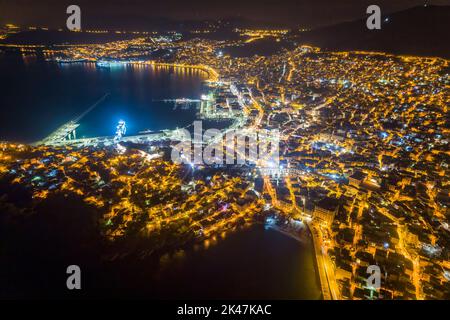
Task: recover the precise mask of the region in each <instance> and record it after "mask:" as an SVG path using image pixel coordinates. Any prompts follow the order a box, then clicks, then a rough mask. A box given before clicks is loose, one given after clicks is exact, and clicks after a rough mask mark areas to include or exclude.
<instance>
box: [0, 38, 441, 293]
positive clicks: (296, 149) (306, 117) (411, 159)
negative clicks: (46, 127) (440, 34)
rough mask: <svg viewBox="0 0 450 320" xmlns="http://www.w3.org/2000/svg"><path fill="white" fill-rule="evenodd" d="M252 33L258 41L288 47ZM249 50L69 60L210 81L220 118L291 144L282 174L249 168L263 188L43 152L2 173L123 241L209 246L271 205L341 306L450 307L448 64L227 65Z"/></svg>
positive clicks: (137, 158)
mask: <svg viewBox="0 0 450 320" xmlns="http://www.w3.org/2000/svg"><path fill="white" fill-rule="evenodd" d="M242 32H243V34H244V35H246V36H248V37H250V39H252V38H253V37H265V36H276V37H281V38H282V37H283V35H284V32H283V31H274V32H272V33H270V32H253V33H249V31H248V30H246V31H245V32H244V31H242ZM247 40H249V39H245V38H244V39H242V40H240V41H215V40H206V39H193V40H188V41H173V39H171V38H170V39H169V38H167V39H166V38H158V39H154V38H151V37H150V38H139V39H135V40H129V41H120V42H113V43H108V44H104V45H95V46H74V47H71V48H70V49H66V50H65V51H64V52H63V54H64V57H65V59H84V60H90V61H98V60H99V59H106V58H108V59H118V60H127V61H129V62H130V63H148V62H145V61H142V57H143V56H147V57H150V58H151V59H152V62H151V63H166V64H170V63H173V64H176V65H179V66H199V67H200V68H203V69H204V70H205V71H206V72H208V73H210V75H212V77H210V78H212V80H214V81H213V82H214V85H215V86H217V87H219V88H220V87H225V88H226V89H222V90H221V91H220V90H219V92H220V94H219V95H218V96H216V103H215V104H213V106H214V108H213V109H212V110H209V111H208V112H209V113H210V117H213V116H211V114H215V115H216V116H217V117H218V118H219V117H230V118H233V117H239V118H241V119H243V120H242V121H241V122H239V126H240V127H252V128H264V129H279V130H280V132H281V141H280V168H279V169H278V170H277V173H276V174H270V175H266V174H263V173H262V171H258V168H257V167H256V168H255V167H254V165H253V166H252V165H249V166H248V168H247V170H248V171H249V172H250V173H251V174H249V175H241V176H239V175H238V176H237V177H232V178H231V177H229V176H228V174H229V173H228V170H230V169H227V167H222V168H221V170H219V171H218V172H215V173H214V174H212V175H208V174H200V175H199V176H198V177H197V179H196V180H195V182H194V181H193V180H191V182H189V183H186V178H183V179H180V176H179V173H180V172H181V171H182V170H181V168H179V167H177V166H176V165H174V164H171V163H170V162H167V161H162V160H160V159H157V160H151V161H149V162H146V160H145V157H146V156H145V154H142V152H131V151H130V153H125V154H120V155H118V154H115V153H114V152H115V151H111V150H102V149H100V150H77V149H74V150H72V149H65V148H61V149H57V150H47V149H45V148H44V147H40V148H38V149H35V150H34V151H33V152H34V153H31V154H30V155H29V156H27V157H26V158H25V159H21V160H20V161H19V162H17V161H9V162H8V161H6V163H5V161H2V165H1V167H0V171H1V172H2V173H3V174H7V175H11V174H14V175H15V176H16V178H15V180H14V182H18V183H26V184H28V185H31V186H33V190H34V193H33V197H34V198H37V199H38V198H45V197H46V196H47V194H48V193H49V192H52V190H55V191H56V190H58V191H59V192H64V190H67V191H70V192H75V193H78V194H80V196H83V197H84V199H85V201H86V202H87V203H90V204H92V205H94V206H97V207H98V208H102V210H104V211H105V213H104V223H105V225H106V226H108V228H107V234H108V235H109V236H112V237H116V236H122V235H123V234H125V233H126V232H127V228H130V227H131V226H133V228H134V227H135V226H136V225H139V230H141V231H144V230H146V231H147V232H149V233H151V232H153V231H154V230H162V229H164V228H166V230H170V232H174V233H180V234H183V233H184V232H185V231H187V230H190V231H191V230H193V231H194V233H201V234H203V235H209V234H210V233H212V232H213V231H220V230H224V229H226V227H224V226H235V225H236V223H237V222H238V221H244V222H245V221H249V220H248V219H249V218H250V217H252V216H253V215H254V214H255V213H259V212H261V208H262V206H263V205H264V204H265V206H264V207H265V210H266V211H267V210H268V208H270V210H271V211H273V212H276V213H277V214H279V215H280V216H284V217H288V218H289V219H290V221H293V220H297V221H298V220H302V221H304V222H306V223H307V224H308V225H309V227H310V229H311V231H312V238H313V240H314V245H315V248H316V255H317V256H318V259H317V260H318V268H319V274H322V273H323V272H325V273H326V276H320V278H321V282H322V286H324V285H323V282H326V285H325V287H326V290H328V291H329V295H330V297H332V298H341V299H366V298H370V297H373V296H374V295H375V297H378V298H384V299H396V298H402V299H436V298H437V299H442V298H448V297H449V292H450V288H449V280H450V259H449V254H450V252H449V249H448V248H450V237H449V232H450V230H449V210H448V207H449V194H450V185H449V181H448V176H449V169H448V164H449V156H450V153H449V149H448V134H449V122H448V121H449V120H448V106H449V102H450V94H449V90H448V89H449V85H450V79H449V62H448V60H444V59H440V58H425V57H423V58H421V57H403V56H392V55H387V54H383V53H366V52H326V51H322V50H320V49H318V48H313V47H309V46H300V47H297V48H295V49H293V50H286V49H283V50H280V52H279V53H277V54H273V55H267V56H252V57H233V56H232V55H230V54H227V53H226V52H227V49H228V48H230V47H233V46H240V45H242V44H243V43H245V42H246V41H247ZM52 54H54V53H52ZM58 54H61V53H58ZM137 57H139V59H141V60H139V59H138V58H137ZM130 59H131V60H130ZM2 148H3V149H2V159H3V160H5V159H7V157H12V158H11V159H15V158H14V157H15V155H14V154H11V153H10V150H11V147H10V146H5V145H3V146H2ZM11 159H10V160H11ZM205 170H206V169H205ZM253 185H254V191H252V190H253ZM242 199H244V200H242ZM319 256H320V257H319ZM319 258H320V259H319ZM370 265H378V266H379V267H380V268H381V270H382V274H383V276H382V288H381V289H380V290H377V291H376V292H374V291H373V290H372V289H371V288H368V287H367V285H366V279H367V267H368V266H370ZM324 296H326V293H324Z"/></svg>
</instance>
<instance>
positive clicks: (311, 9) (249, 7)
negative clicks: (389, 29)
mask: <svg viewBox="0 0 450 320" xmlns="http://www.w3.org/2000/svg"><path fill="white" fill-rule="evenodd" d="M424 3H428V4H436V5H450V0H428V1H426V0H296V1H293V0H291V1H287V0H259V1H256V0H221V1H217V0H209V1H206V0H184V1H183V0H146V1H145V0H128V1H124V0H98V1H95V0H89V1H88V0H71V1H66V0H0V23H2V24H4V23H16V24H19V25H40V26H49V27H63V26H64V25H65V21H66V18H67V15H66V13H65V8H66V7H67V6H68V5H70V4H78V5H79V6H80V7H81V13H82V27H83V28H86V27H95V26H104V25H109V26H111V27H115V26H121V25H124V24H123V23H122V22H124V21H127V23H126V24H125V25H128V26H139V25H140V24H142V23H143V22H145V21H147V20H150V19H156V18H170V19H177V20H179V19H182V20H198V19H205V18H209V19H218V18H229V17H240V18H245V19H249V20H252V21H264V22H266V21H267V22H271V23H285V24H287V25H291V26H294V25H295V26H305V27H314V26H320V25H330V24H335V23H337V22H341V21H345V20H354V19H358V18H361V17H363V16H366V14H365V10H366V8H367V6H368V5H370V4H377V5H379V6H380V7H381V9H382V14H387V13H390V12H393V11H399V10H403V9H406V8H409V7H413V6H417V5H423V4H424Z"/></svg>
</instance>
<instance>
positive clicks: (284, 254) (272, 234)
mask: <svg viewBox="0 0 450 320" xmlns="http://www.w3.org/2000/svg"><path fill="white" fill-rule="evenodd" d="M147 263H148V261H146V260H140V261H139V262H138V263H137V264H136V263H135V262H134V263H133V261H132V260H130V261H117V263H116V264H112V265H108V266H106V267H105V268H103V275H104V276H105V275H107V277H108V286H109V288H121V290H120V292H115V291H114V290H113V291H111V290H109V291H108V294H111V295H114V296H119V297H120V296H132V297H148V298H181V299H182V298H198V299H202V298H204V299H208V298H228V299H242V298H247V299H250V298H252V299H319V298H320V289H319V285H318V282H317V278H316V273H315V265H314V256H313V250H312V245H311V243H310V242H309V241H306V242H298V241H296V240H294V239H292V238H290V237H288V236H286V235H284V234H281V233H279V232H276V231H274V230H272V229H268V230H265V229H264V228H263V227H262V226H261V225H256V226H252V227H250V228H248V229H245V230H239V231H234V232H230V233H228V234H227V235H226V238H225V239H220V237H217V238H216V240H214V239H212V240H205V241H204V242H203V243H201V244H197V245H193V246H192V247H189V248H185V249H184V250H178V251H175V252H174V253H172V254H165V255H163V256H162V257H161V258H160V259H159V263H158V268H157V269H158V270H157V271H155V270H154V269H152V268H150V267H148V266H147ZM151 270H153V271H151Z"/></svg>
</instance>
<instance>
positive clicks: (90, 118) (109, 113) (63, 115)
mask: <svg viewBox="0 0 450 320" xmlns="http://www.w3.org/2000/svg"><path fill="white" fill-rule="evenodd" d="M0 72H1V74H2V77H1V78H0V86H1V88H2V95H1V96H0V104H1V106H2V108H1V110H0V139H2V140H12V141H23V142H32V141H36V140H39V139H42V138H43V137H45V136H46V135H48V134H49V133H51V132H52V131H53V130H55V129H56V128H57V127H58V126H60V125H62V124H63V123H65V122H67V121H69V120H70V119H73V118H74V117H76V116H77V115H79V114H81V113H82V112H83V111H84V110H86V109H87V108H88V107H89V106H90V105H92V104H93V103H94V102H95V101H97V100H98V99H99V98H100V97H102V96H103V95H104V94H105V93H107V92H109V93H110V95H109V97H108V98H107V99H106V100H105V101H104V102H102V103H101V104H100V105H99V106H98V107H96V108H95V109H94V110H93V111H92V112H90V113H89V114H88V115H87V116H86V117H85V118H83V120H82V121H81V126H80V127H79V131H78V132H77V136H78V137H92V136H103V135H113V134H114V130H115V126H116V124H117V122H118V121H119V120H120V119H123V120H125V121H126V122H127V126H128V129H129V130H128V134H136V133H138V132H139V131H143V130H161V129H173V128H176V127H184V126H186V125H189V124H191V123H192V122H193V120H194V119H195V110H192V109H190V110H189V109H188V110H181V109H177V110H176V112H174V110H173V105H171V104H168V103H164V102H161V101H155V100H162V99H176V98H181V97H185V98H191V99H198V98H199V97H200V96H201V94H202V90H203V87H202V81H203V80H204V79H206V76H207V75H206V73H204V72H203V71H200V70H196V69H189V68H180V67H168V66H144V65H122V66H116V67H111V68H98V67H96V66H95V63H73V64H56V63H51V62H46V61H45V60H43V59H42V58H39V57H36V56H25V57H22V56H21V55H19V54H12V53H8V54H4V55H2V56H1V57H0ZM12 119H13V120H12Z"/></svg>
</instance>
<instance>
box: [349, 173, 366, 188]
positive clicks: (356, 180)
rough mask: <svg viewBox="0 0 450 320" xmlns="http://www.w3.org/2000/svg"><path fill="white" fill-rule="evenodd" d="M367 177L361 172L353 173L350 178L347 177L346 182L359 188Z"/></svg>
mask: <svg viewBox="0 0 450 320" xmlns="http://www.w3.org/2000/svg"><path fill="white" fill-rule="evenodd" d="M366 177H367V175H366V174H365V173H363V172H361V171H355V172H354V173H353V174H352V175H351V176H350V177H348V182H349V184H350V185H352V186H355V187H359V186H360V185H361V183H363V181H364V180H365V179H366Z"/></svg>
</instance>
